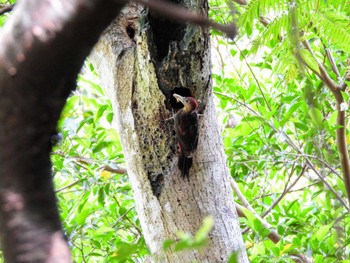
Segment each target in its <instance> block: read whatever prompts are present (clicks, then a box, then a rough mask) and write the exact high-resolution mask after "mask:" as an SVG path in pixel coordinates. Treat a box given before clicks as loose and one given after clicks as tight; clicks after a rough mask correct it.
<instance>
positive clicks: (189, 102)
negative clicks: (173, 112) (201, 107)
mask: <svg viewBox="0 0 350 263" xmlns="http://www.w3.org/2000/svg"><path fill="white" fill-rule="evenodd" d="M173 96H174V97H175V98H176V100H177V101H178V102H181V103H182V104H183V105H184V107H183V111H185V112H192V111H195V110H196V109H197V108H198V102H197V101H196V100H195V99H194V98H192V97H182V96H180V95H178V94H176V93H174V94H173Z"/></svg>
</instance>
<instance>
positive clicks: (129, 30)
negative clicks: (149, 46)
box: [126, 25, 135, 40]
mask: <svg viewBox="0 0 350 263" xmlns="http://www.w3.org/2000/svg"><path fill="white" fill-rule="evenodd" d="M126 33H127V34H128V36H129V37H130V39H131V40H134V37H135V29H134V28H133V26H132V25H128V26H127V27H126Z"/></svg>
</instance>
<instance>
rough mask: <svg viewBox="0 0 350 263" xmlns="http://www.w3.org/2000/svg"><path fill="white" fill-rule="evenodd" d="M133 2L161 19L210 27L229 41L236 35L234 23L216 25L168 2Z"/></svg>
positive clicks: (203, 17)
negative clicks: (224, 35)
mask: <svg viewBox="0 0 350 263" xmlns="http://www.w3.org/2000/svg"><path fill="white" fill-rule="evenodd" d="M135 2H138V3H141V4H143V5H145V6H147V7H149V8H150V9H151V10H152V11H153V12H156V13H158V15H159V16H162V17H168V18H171V19H173V20H177V21H178V22H183V23H185V22H189V23H192V24H196V25H199V26H201V27H212V28H215V29H217V30H219V31H221V32H223V33H225V34H226V35H227V36H228V37H229V38H231V39H234V38H235V36H236V35H237V27H236V25H235V24H234V23H232V24H229V25H222V24H218V23H216V22H214V21H212V20H210V19H208V18H207V17H205V16H204V15H200V14H195V13H194V12H192V11H189V10H188V9H186V8H184V7H181V6H179V5H178V4H173V3H171V2H169V1H164V0H163V1H158V0H135Z"/></svg>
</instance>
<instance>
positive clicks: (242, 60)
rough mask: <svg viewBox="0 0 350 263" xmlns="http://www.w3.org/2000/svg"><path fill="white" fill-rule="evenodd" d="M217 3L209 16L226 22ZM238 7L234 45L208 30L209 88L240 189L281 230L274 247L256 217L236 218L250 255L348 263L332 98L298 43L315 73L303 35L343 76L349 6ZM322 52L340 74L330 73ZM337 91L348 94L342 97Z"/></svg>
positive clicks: (349, 48) (349, 232)
mask: <svg viewBox="0 0 350 263" xmlns="http://www.w3.org/2000/svg"><path fill="white" fill-rule="evenodd" d="M213 2H214V3H213V5H214V8H213V11H212V13H211V15H212V16H213V17H215V19H217V20H219V21H220V20H221V21H223V20H226V19H228V17H227V14H228V9H226V10H225V9H224V8H215V7H220V6H221V5H223V6H224V3H222V2H219V1H213ZM291 6H294V9H293V8H291ZM218 10H220V11H221V12H223V14H220V13H218V12H217V11H218ZM237 10H238V11H239V15H238V19H239V22H238V23H239V24H240V35H239V38H238V39H237V40H236V41H235V42H230V41H226V40H224V39H223V38H221V37H220V34H219V33H217V32H215V34H214V39H215V40H217V41H216V42H217V43H218V44H217V45H215V46H216V48H215V50H216V51H215V52H214V54H215V55H216V56H214V57H215V58H217V59H216V62H217V63H215V62H214V64H215V67H214V74H213V76H214V80H215V86H214V93H215V94H216V95H217V97H218V99H219V101H218V108H219V109H220V111H221V115H222V117H223V120H224V125H225V126H226V128H225V129H224V132H223V137H224V143H225V150H226V153H227V158H228V165H229V168H230V171H231V175H232V177H233V178H234V179H235V180H236V181H237V182H238V184H239V187H240V189H241V191H242V192H243V194H244V195H245V197H246V198H247V199H248V201H249V202H250V204H251V205H252V206H253V207H254V209H255V210H256V211H257V212H258V213H259V214H260V215H264V216H265V218H266V220H267V221H268V222H269V223H270V224H271V225H272V226H273V228H274V229H276V230H277V232H278V233H279V234H280V235H281V241H280V242H279V243H277V244H274V243H273V242H272V241H270V240H269V239H268V238H267V234H268V233H269V231H266V229H265V228H264V227H262V225H261V223H260V222H259V221H258V220H257V219H255V218H249V217H247V219H242V226H244V225H246V226H248V227H249V228H250V229H251V230H249V231H247V232H246V234H244V239H245V242H246V246H247V248H248V253H249V258H250V260H251V261H252V262H293V261H292V260H291V255H294V254H303V255H305V256H308V257H309V258H312V259H313V260H314V261H315V262H350V261H349V260H348V258H349V253H350V228H349V220H350V217H349V211H347V210H346V208H345V207H344V205H343V204H342V202H345V203H347V201H346V200H347V197H346V191H345V188H344V183H343V180H342V172H341V170H340V162H339V157H338V151H337V148H336V144H335V140H336V139H335V138H336V137H335V132H336V129H337V128H338V127H337V125H336V117H337V112H336V106H335V99H334V97H333V96H332V93H331V92H330V91H329V90H328V88H327V87H326V86H325V85H324V83H322V81H321V80H320V79H319V77H318V76H317V74H315V73H314V72H313V71H311V70H308V68H307V67H303V66H302V65H301V63H300V62H299V61H298V59H297V58H296V56H295V55H296V53H297V49H298V48H299V49H300V50H299V52H300V54H301V56H302V58H303V60H304V61H305V62H306V63H307V65H308V66H309V67H310V68H313V69H314V70H315V71H316V72H317V71H318V68H317V64H316V61H315V60H314V58H313V57H312V55H311V54H310V52H309V51H307V50H306V49H305V48H304V47H302V46H301V43H300V42H299V41H303V40H306V41H308V42H309V43H310V45H311V47H312V49H313V51H314V52H315V54H316V57H317V59H319V60H320V61H321V62H322V63H323V64H324V66H325V68H326V70H327V72H328V74H329V75H330V76H331V78H332V79H333V80H334V81H335V82H337V83H342V82H344V81H346V80H345V79H344V76H345V73H346V70H347V67H348V66H349V64H347V63H349V62H348V61H347V59H348V57H349V52H350V45H349V43H350V41H349V40H350V27H349V22H350V19H349V13H350V6H349V3H348V1H272V0H271V1H266V0H263V1H255V0H253V1H251V2H249V4H248V5H247V6H244V7H237ZM216 16H219V18H217V17H216ZM293 16H296V17H297V21H298V23H297V24H298V25H296V24H293V22H292V21H293ZM264 20H265V21H264ZM261 21H263V22H266V21H267V24H265V25H264V24H263V23H261ZM293 26H298V27H297V30H294V31H293V30H292V27H293ZM295 36H300V39H295ZM214 43H215V41H214ZM326 49H328V50H329V51H330V52H331V54H332V56H333V58H334V60H335V64H336V66H337V68H338V70H339V74H340V76H342V78H338V77H337V76H336V75H335V73H334V72H333V71H332V68H331V65H330V63H329V61H328V60H327V58H326V55H325V51H326ZM214 61H215V60H214ZM220 62H221V64H220ZM343 96H344V97H345V99H346V101H347V96H348V95H347V94H346V93H345V92H344V94H343ZM347 141H348V142H349V140H347ZM320 177H321V178H322V179H323V180H324V181H325V182H323V181H321V179H320ZM326 183H328V184H329V185H328V186H326V185H325V184H326ZM334 192H335V193H337V194H338V196H336V195H335V194H334ZM237 202H238V203H240V202H241V201H240V200H238V199H237Z"/></svg>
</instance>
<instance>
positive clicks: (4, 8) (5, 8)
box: [0, 4, 15, 16]
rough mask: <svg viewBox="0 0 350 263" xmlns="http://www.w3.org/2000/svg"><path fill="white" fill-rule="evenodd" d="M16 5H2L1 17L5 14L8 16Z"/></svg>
mask: <svg viewBox="0 0 350 263" xmlns="http://www.w3.org/2000/svg"><path fill="white" fill-rule="evenodd" d="M14 6H15V4H12V5H0V7H1V8H0V16H1V15H3V14H6V13H8V12H11V11H12V10H13V8H14Z"/></svg>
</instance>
